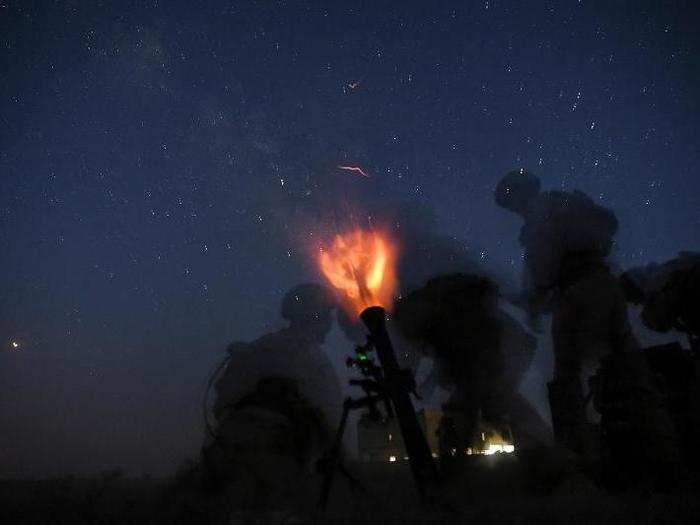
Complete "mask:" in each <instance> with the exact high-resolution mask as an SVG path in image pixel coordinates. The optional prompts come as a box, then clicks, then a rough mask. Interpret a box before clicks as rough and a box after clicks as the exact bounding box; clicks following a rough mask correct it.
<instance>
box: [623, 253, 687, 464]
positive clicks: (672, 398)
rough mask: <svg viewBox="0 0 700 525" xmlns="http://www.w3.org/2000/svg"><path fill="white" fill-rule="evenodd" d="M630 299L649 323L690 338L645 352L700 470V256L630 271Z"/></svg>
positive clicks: (676, 426) (626, 278)
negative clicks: (698, 445) (685, 342)
mask: <svg viewBox="0 0 700 525" xmlns="http://www.w3.org/2000/svg"><path fill="white" fill-rule="evenodd" d="M620 281H621V283H622V287H623V289H624V290H625V295H626V296H627V299H628V300H629V301H630V302H631V303H634V304H637V305H641V306H642V312H641V319H642V322H643V323H644V325H645V326H646V327H647V328H649V329H651V330H654V331H657V332H662V333H665V332H669V331H671V330H675V331H677V332H679V333H682V334H685V335H686V336H687V338H688V343H689V344H690V349H689V350H688V349H687V348H684V347H683V345H681V344H680V343H679V342H676V343H667V344H661V345H655V346H651V347H649V348H645V349H644V352H645V354H646V357H647V362H648V363H649V366H650V368H651V370H652V371H653V372H654V374H655V376H656V377H657V378H658V380H660V383H661V384H660V387H661V390H662V392H663V396H664V398H665V401H666V406H667V408H668V410H669V412H670V416H671V419H672V422H673V425H674V430H675V432H676V433H677V435H678V439H679V443H680V447H681V452H682V455H683V459H684V461H685V464H686V466H688V467H689V468H691V469H693V470H700V452H699V451H698V449H697V444H698V441H699V440H700V308H698V305H700V253H698V252H680V253H679V255H678V257H675V258H673V259H671V260H669V261H667V262H665V263H662V264H657V263H651V264H648V265H646V266H641V267H637V268H632V269H630V270H627V271H626V272H625V273H623V274H622V276H621V277H620Z"/></svg>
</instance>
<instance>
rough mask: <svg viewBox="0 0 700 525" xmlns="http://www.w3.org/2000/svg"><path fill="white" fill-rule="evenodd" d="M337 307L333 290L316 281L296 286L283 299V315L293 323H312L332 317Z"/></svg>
mask: <svg viewBox="0 0 700 525" xmlns="http://www.w3.org/2000/svg"><path fill="white" fill-rule="evenodd" d="M333 308H335V300H334V297H333V294H332V292H331V291H330V290H329V289H328V288H326V287H325V286H321V285H320V284H316V283H305V284H300V285H298V286H295V287H294V288H292V289H291V290H289V291H288V292H287V294H286V295H285V296H284V299H283V300H282V312H281V313H282V317H283V318H284V319H286V320H287V321H289V322H291V323H292V324H297V323H312V322H315V321H326V320H327V319H330V314H331V311H332V310H333Z"/></svg>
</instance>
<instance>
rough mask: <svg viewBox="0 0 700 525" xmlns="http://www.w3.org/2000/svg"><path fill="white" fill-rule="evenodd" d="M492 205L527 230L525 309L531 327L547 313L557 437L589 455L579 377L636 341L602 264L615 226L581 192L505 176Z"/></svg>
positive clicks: (522, 235) (522, 174)
mask: <svg viewBox="0 0 700 525" xmlns="http://www.w3.org/2000/svg"><path fill="white" fill-rule="evenodd" d="M496 202H497V203H498V204H499V205H500V206H502V207H504V208H506V209H509V210H510V211H513V212H515V213H518V214H519V215H520V216H521V217H522V218H523V219H524V224H523V226H522V229H521V232H520V244H521V246H522V247H523V250H524V264H525V271H524V274H523V277H524V279H523V288H524V298H523V299H522V301H521V302H522V303H524V305H525V306H526V310H527V312H528V314H529V316H530V320H531V322H532V324H533V326H538V323H537V320H538V318H539V316H540V315H541V313H543V312H547V311H551V312H552V317H553V318H552V340H553V346H554V361H555V363H554V374H553V380H552V382H551V383H550V384H549V396H550V407H551V409H552V421H553V424H554V431H555V436H556V437H557V439H558V440H559V441H560V442H562V443H563V444H565V445H567V446H568V447H570V448H572V449H574V450H578V451H581V452H584V451H588V450H586V449H588V448H589V446H590V439H589V438H588V437H587V434H588V429H589V427H588V424H587V422H586V420H587V418H586V413H585V406H584V396H585V393H584V385H583V382H582V378H583V377H582V376H584V375H587V374H590V373H592V372H593V370H594V369H595V367H596V365H597V362H598V360H599V359H600V358H601V357H602V356H603V355H606V354H608V353H610V352H613V351H632V350H634V349H635V348H636V341H635V339H634V337H633V336H632V333H631V329H630V325H629V320H628V318H627V309H626V303H625V301H624V296H623V294H622V291H621V289H620V287H619V285H618V282H617V280H616V279H615V278H614V277H613V276H612V275H611V273H610V270H609V267H608V265H607V263H606V261H605V259H606V257H607V256H608V254H609V253H610V249H611V246H612V243H613V238H614V235H615V233H616V231H617V220H616V218H615V216H614V214H613V213H612V212H611V211H609V210H607V209H605V208H603V207H601V206H599V205H597V204H596V203H594V202H593V201H592V200H591V199H590V197H588V196H587V195H585V194H584V193H581V192H578V191H574V192H570V193H568V192H560V191H548V192H540V183H539V179H538V178H537V177H536V176H534V175H532V174H530V173H528V172H526V171H523V170H521V171H519V172H510V173H508V174H507V175H506V176H505V177H504V178H503V179H502V180H501V182H499V184H498V187H497V188H496Z"/></svg>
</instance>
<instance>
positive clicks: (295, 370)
mask: <svg viewBox="0 0 700 525" xmlns="http://www.w3.org/2000/svg"><path fill="white" fill-rule="evenodd" d="M333 308H334V304H333V299H332V296H331V294H330V293H329V292H328V290H326V289H325V288H324V287H322V286H320V285H316V284H304V285H300V286H297V287H295V288H293V289H292V290H291V291H290V292H288V293H287V295H286V296H285V298H284V300H283V303H282V317H283V318H285V319H287V320H288V321H289V322H290V325H289V327H288V328H284V329H282V330H279V331H278V332H275V333H272V334H268V335H265V336H263V337H261V338H259V339H257V340H256V341H253V342H251V343H233V344H231V345H230V346H229V348H228V352H229V354H230V359H229V362H228V364H227V366H226V369H225V372H224V374H223V375H222V377H221V378H220V379H219V380H218V381H217V383H216V402H215V405H214V415H215V417H216V422H217V425H216V429H215V436H216V437H215V439H214V441H213V442H212V443H211V444H210V445H209V446H207V447H205V450H204V460H205V464H206V466H207V467H208V470H209V472H210V474H211V475H212V476H213V477H214V478H215V480H216V481H217V482H218V484H219V485H222V486H226V487H228V489H229V490H231V492H232V499H233V501H234V505H235V506H237V507H238V508H240V509H243V510H250V511H263V510H264V511H272V510H275V509H283V510H284V509H289V508H298V506H299V505H302V506H303V505H304V504H309V503H313V502H314V498H313V497H312V496H309V493H310V494H314V495H315V494H316V490H315V489H316V488H317V487H316V485H317V482H318V478H316V477H314V472H313V465H314V462H315V460H317V459H318V458H319V457H320V455H321V454H322V453H323V451H324V450H325V448H326V447H327V446H328V444H329V443H330V440H331V439H332V429H331V425H335V424H336V421H337V418H336V416H335V414H336V412H337V411H338V407H341V406H342V395H341V389H340V384H339V382H338V379H337V377H336V374H335V371H334V369H333V367H332V365H331V363H330V360H329V359H328V358H327V357H326V355H325V354H324V353H323V350H322V348H321V344H322V343H323V341H324V340H325V338H326V335H327V334H328V332H329V330H330V328H331V323H332V317H331V314H332V309H333ZM307 491H310V492H307Z"/></svg>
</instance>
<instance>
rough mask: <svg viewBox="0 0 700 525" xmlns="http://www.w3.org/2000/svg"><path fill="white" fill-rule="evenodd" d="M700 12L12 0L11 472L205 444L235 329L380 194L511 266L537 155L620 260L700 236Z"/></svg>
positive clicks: (3, 176)
mask: <svg viewBox="0 0 700 525" xmlns="http://www.w3.org/2000/svg"><path fill="white" fill-rule="evenodd" d="M699 22H700V17H698V9H697V7H695V6H694V2H692V1H690V0H687V1H684V0H680V1H674V2H671V1H656V2H650V1H646V0H620V1H617V2H604V1H589V0H561V1H543V2H519V1H505V0H481V1H478V2H441V1H433V2H418V1H402V2H388V1H382V0H373V1H371V2H369V1H368V2H340V1H324V2H321V1H317V2H311V1H299V2H294V1H289V2H284V1H277V2H273V1H266V2H252V1H247V2H246V1H236V2H194V1H187V2H184V1H169V2H158V1H150V2H137V1H123V2H106V1H93V2H81V1H78V0H73V1H55V2H44V1H41V2H31V1H29V2H27V1H22V2H19V1H14V0H0V248H1V251H0V269H1V270H2V273H1V276H0V345H1V347H2V348H1V351H0V427H2V428H3V432H2V433H1V434H0V476H4V477H7V476H44V475H57V474H64V473H68V472H76V473H90V472H95V471H98V470H100V469H103V468H110V467H113V466H123V467H124V468H125V469H126V470H127V471H128V472H130V473H134V474H143V473H153V474H158V473H162V472H167V471H169V470H172V469H173V468H174V465H176V464H177V463H178V462H179V461H181V460H182V459H183V458H185V457H186V456H188V455H190V456H191V455H193V454H195V453H196V450H197V447H198V446H199V445H200V443H201V439H202V425H201V414H200V399H201V395H202V391H203V389H204V384H205V382H206V377H207V374H208V371H209V370H210V369H211V367H212V366H213V365H214V364H215V363H216V362H217V360H218V359H220V358H221V355H222V351H223V348H224V347H225V345H226V343H227V342H229V341H231V340H237V339H238V340H250V339H253V338H255V337H257V336H259V335H261V334H262V333H265V332H267V331H270V330H273V329H277V328H279V327H281V326H282V322H281V319H280V317H279V312H278V309H279V303H280V300H281V298H282V297H283V295H284V293H285V291H286V290H288V289H289V288H290V287H291V286H293V285H295V284H297V283H299V282H303V281H308V280H319V279H320V278H319V275H318V271H317V268H316V264H315V261H314V258H313V255H312V253H313V250H312V248H313V247H314V246H315V245H317V244H318V243H319V242H323V239H324V238H326V237H327V235H328V234H329V233H331V232H332V231H336V230H338V229H342V227H343V226H344V224H345V223H346V221H347V222H349V221H351V220H356V219H357V217H358V216H363V214H366V215H369V214H370V213H371V212H370V211H367V210H368V209H369V208H370V207H371V206H374V208H373V209H375V210H382V212H383V214H384V216H385V218H387V217H388V218H389V219H391V217H390V216H391V213H392V210H399V209H401V210H403V212H402V213H404V215H406V214H408V215H407V216H408V217H409V220H411V219H410V217H414V218H415V220H416V223H420V224H423V225H424V226H425V227H426V228H429V229H430V230H431V231H432V232H433V234H435V235H439V236H441V237H444V238H445V239H448V240H450V242H452V243H454V245H455V246H458V247H459V249H461V250H463V251H465V252H466V253H468V254H469V256H470V257H472V258H473V259H474V260H475V261H478V263H479V264H480V265H482V267H483V268H485V269H488V271H490V272H493V273H497V274H498V275H499V276H500V278H501V279H502V281H503V282H517V281H518V280H519V279H518V274H519V272H520V269H521V264H520V261H521V259H520V250H519V246H518V242H517V235H518V230H519V222H518V219H517V218H516V217H515V216H512V215H510V214H509V213H508V212H506V211H504V210H502V209H499V208H498V207H497V206H496V205H495V204H494V202H493V188H494V186H495V184H496V182H497V181H498V179H499V178H500V177H501V176H502V175H503V174H504V173H505V172H506V171H508V170H510V169H513V168H516V167H518V168H519V167H524V168H526V169H529V170H531V171H533V172H535V173H537V174H539V175H540V176H541V178H542V182H543V186H544V187H545V188H548V189H553V188H559V189H565V190H571V189H580V190H582V191H585V192H586V193H588V194H589V195H591V196H592V197H593V198H595V199H596V200H597V201H598V202H600V203H601V204H603V205H605V206H608V207H610V208H611V209H613V210H614V211H615V213H616V214H617V216H618V219H619V221H620V231H619V235H618V239H617V243H616V246H615V249H614V254H613V258H614V261H615V264H616V265H618V266H619V267H621V268H627V267H630V266H634V265H638V264H643V263H647V262H651V261H662V260H666V259H669V258H671V257H673V256H674V255H675V254H676V253H677V252H678V251H679V250H682V249H696V250H697V249H700V191H697V186H698V175H697V166H698V165H699V163H700V141H699V139H698V131H699V130H698V123H699V118H698V102H699V95H698V94H699V93H700V63H699V62H700V59H699V57H700V45H699V44H700V42H699V37H698V32H697V27H698V25H699ZM338 165H352V166H360V167H362V169H363V171H365V172H366V173H367V175H368V177H363V176H362V175H360V174H358V173H355V172H349V171H344V170H338V169H337V166H338ZM339 202H342V205H338V203H339ZM368 203H371V206H370V204H368ZM406 210H409V211H408V212H407V211H406ZM397 213H398V211H397ZM363 220H364V219H363ZM403 242H404V243H410V238H408V239H404V240H403ZM336 335H337V334H336ZM333 340H334V341H340V342H341V343H343V341H342V338H338V337H335V338H334V339H333ZM13 342H15V343H17V345H18V348H14V347H13V344H12V343H13ZM343 344H345V343H343ZM346 350H347V349H345V348H342V349H340V350H336V351H337V352H338V355H339V356H340V355H342V354H343V353H344V352H345V351H346Z"/></svg>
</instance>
